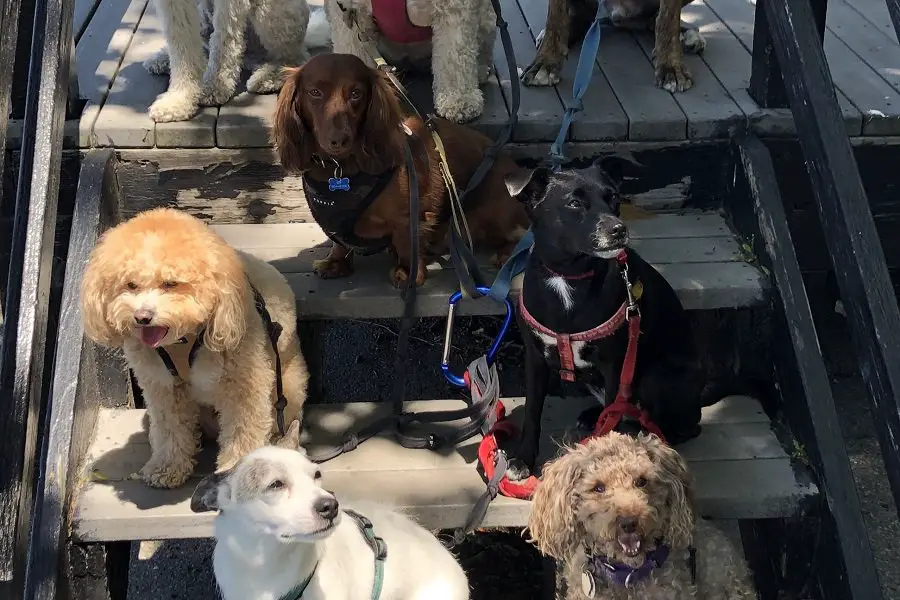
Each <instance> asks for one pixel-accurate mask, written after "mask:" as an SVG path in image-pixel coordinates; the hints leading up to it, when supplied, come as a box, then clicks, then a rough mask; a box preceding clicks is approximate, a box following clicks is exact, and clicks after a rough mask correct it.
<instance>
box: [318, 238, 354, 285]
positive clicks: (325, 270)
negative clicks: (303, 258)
mask: <svg viewBox="0 0 900 600" xmlns="http://www.w3.org/2000/svg"><path fill="white" fill-rule="evenodd" d="M313 271H314V272H315V274H316V275H318V276H319V277H321V278H322V279H337V278H339V277H349V276H350V275H353V251H352V250H350V249H349V248H347V247H346V246H343V245H341V244H338V243H337V242H334V243H333V244H332V246H331V252H329V253H328V256H327V257H326V258H323V259H321V260H315V261H313Z"/></svg>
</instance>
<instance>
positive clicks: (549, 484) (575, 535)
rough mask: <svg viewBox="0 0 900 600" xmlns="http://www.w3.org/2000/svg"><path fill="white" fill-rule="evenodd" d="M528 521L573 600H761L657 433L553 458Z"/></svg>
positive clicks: (593, 443)
mask: <svg viewBox="0 0 900 600" xmlns="http://www.w3.org/2000/svg"><path fill="white" fill-rule="evenodd" d="M528 528H529V530H530V535H531V538H532V541H533V542H534V543H535V544H536V545H537V547H538V548H539V549H540V550H541V552H543V553H544V554H546V555H549V556H552V557H554V558H555V559H557V560H558V561H559V562H560V566H561V569H562V572H563V574H564V581H563V585H564V587H565V588H567V589H566V590H565V592H564V595H562V596H561V597H564V598H566V599H567V600H588V599H594V600H596V599H601V600H602V599H610V600H611V599H616V600H637V599H641V600H654V599H657V600H663V599H665V600H688V599H690V600H694V599H703V600H742V599H749V598H756V592H755V590H754V588H753V585H752V583H751V579H750V572H749V570H748V568H747V565H746V563H745V562H744V560H743V558H742V557H741V556H740V555H739V554H738V552H737V550H736V549H735V548H734V547H733V546H732V545H731V543H730V542H729V540H728V539H727V538H726V537H725V535H724V534H722V533H721V532H720V531H718V530H717V529H715V528H714V527H713V526H712V525H711V524H709V523H707V522H704V521H703V520H702V519H697V518H696V513H695V511H694V506H693V492H692V484H691V480H690V475H689V473H688V468H687V464H686V463H685V461H684V459H683V458H682V457H681V456H680V455H679V454H678V452H676V451H675V450H673V449H672V448H670V447H669V446H667V445H666V444H665V443H663V442H662V441H661V440H660V439H659V438H658V437H656V436H654V435H644V434H640V435H638V436H637V437H632V436H628V435H624V434H620V433H616V432H612V433H609V434H607V435H605V436H602V437H598V438H593V439H590V440H588V441H587V442H585V443H584V444H581V445H578V446H575V447H573V448H570V449H568V450H567V452H566V453H565V454H563V455H562V456H561V457H559V458H558V459H556V460H554V461H552V462H550V463H548V464H547V465H545V466H544V471H543V479H542V481H541V485H539V486H538V488H537V491H536V493H535V496H534V504H533V506H532V510H531V517H530V519H529V522H528ZM692 548H694V549H696V553H695V557H696V558H695V559H693V558H692V552H691V550H692ZM694 573H696V577H694Z"/></svg>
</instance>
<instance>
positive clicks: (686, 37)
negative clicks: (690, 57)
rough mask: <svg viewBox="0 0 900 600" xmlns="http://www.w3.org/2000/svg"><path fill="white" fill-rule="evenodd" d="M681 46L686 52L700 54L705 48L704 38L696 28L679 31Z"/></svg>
mask: <svg viewBox="0 0 900 600" xmlns="http://www.w3.org/2000/svg"><path fill="white" fill-rule="evenodd" d="M681 47H682V48H683V49H684V51H685V52H686V53H688V54H702V53H703V51H704V50H706V38H705V37H703V35H702V34H701V33H700V31H699V30H697V29H685V30H684V31H682V32H681Z"/></svg>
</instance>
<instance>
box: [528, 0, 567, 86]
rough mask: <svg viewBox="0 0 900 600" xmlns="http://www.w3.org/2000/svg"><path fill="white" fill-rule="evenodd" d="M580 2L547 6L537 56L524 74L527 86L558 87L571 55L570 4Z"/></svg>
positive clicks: (556, 1)
mask: <svg viewBox="0 0 900 600" xmlns="http://www.w3.org/2000/svg"><path fill="white" fill-rule="evenodd" d="M570 1H578V0H550V2H549V4H548V6H547V25H546V26H545V27H544V32H543V34H544V35H543V37H542V38H541V44H540V47H539V48H538V50H537V56H535V57H534V60H533V61H531V64H530V65H528V66H527V67H525V70H524V71H523V72H522V83H524V84H525V85H536V86H546V85H556V84H557V83H559V73H560V71H561V70H562V64H563V62H564V61H565V59H566V55H568V53H569V29H570V27H571V24H572V23H571V19H572V18H571V16H570V15H569V2H570Z"/></svg>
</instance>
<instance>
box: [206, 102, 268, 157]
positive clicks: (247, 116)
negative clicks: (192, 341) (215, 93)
mask: <svg viewBox="0 0 900 600" xmlns="http://www.w3.org/2000/svg"><path fill="white" fill-rule="evenodd" d="M277 101H278V95H277V94H263V95H261V94H251V93H250V92H247V91H243V92H241V93H240V94H238V95H237V96H235V97H234V98H232V99H231V100H229V101H228V103H227V104H225V105H224V106H222V107H221V108H219V119H218V121H216V141H217V143H218V145H219V147H220V148H264V147H268V146H269V145H270V143H269V137H270V136H271V135H272V115H274V114H275V103H276V102H277Z"/></svg>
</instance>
